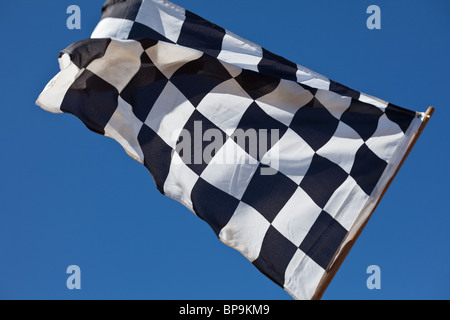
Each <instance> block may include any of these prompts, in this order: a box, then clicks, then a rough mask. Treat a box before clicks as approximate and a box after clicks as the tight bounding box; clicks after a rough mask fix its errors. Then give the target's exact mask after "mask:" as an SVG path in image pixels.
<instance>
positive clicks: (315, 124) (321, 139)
mask: <svg viewBox="0 0 450 320" xmlns="http://www.w3.org/2000/svg"><path fill="white" fill-rule="evenodd" d="M338 125H339V120H338V119H336V118H335V117H334V116H333V115H332V114H331V113H330V112H329V111H328V110H327V108H325V107H324V106H323V105H322V104H321V103H320V101H319V100H317V99H316V98H315V97H314V98H312V99H311V101H310V102H308V103H307V104H306V105H304V106H303V107H302V108H300V110H298V111H297V113H296V114H295V115H294V118H293V119H292V122H291V124H290V125H289V127H290V128H291V129H292V130H294V131H295V132H296V133H297V134H298V135H299V136H300V137H302V139H303V140H305V141H306V143H308V144H309V145H310V146H311V148H313V149H314V151H317V150H319V149H320V148H321V147H323V146H324V145H325V144H326V143H327V142H328V141H329V140H330V139H331V138H332V137H333V135H334V133H335V132H336V129H337V127H338Z"/></svg>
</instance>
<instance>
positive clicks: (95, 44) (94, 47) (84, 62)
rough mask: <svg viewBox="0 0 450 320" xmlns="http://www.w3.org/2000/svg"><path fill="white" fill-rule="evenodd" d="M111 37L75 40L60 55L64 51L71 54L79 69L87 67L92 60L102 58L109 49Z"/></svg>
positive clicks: (71, 58)
mask: <svg viewBox="0 0 450 320" xmlns="http://www.w3.org/2000/svg"><path fill="white" fill-rule="evenodd" d="M110 43H111V39H109V38H107V39H85V40H81V41H78V42H75V43H73V44H71V45H70V46H68V47H67V48H66V49H64V50H62V51H61V53H60V54H59V57H60V58H61V56H62V55H63V54H64V53H67V54H68V55H69V56H70V60H71V61H72V62H73V64H75V65H76V66H77V67H78V69H83V68H86V67H87V66H88V65H89V64H90V63H91V62H92V61H94V60H96V59H100V58H102V57H103V56H104V55H105V53H106V50H107V49H108V46H109V44H110Z"/></svg>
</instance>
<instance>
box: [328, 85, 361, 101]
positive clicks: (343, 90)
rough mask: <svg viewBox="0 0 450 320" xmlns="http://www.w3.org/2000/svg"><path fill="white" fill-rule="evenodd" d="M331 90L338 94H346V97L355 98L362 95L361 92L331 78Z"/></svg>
mask: <svg viewBox="0 0 450 320" xmlns="http://www.w3.org/2000/svg"><path fill="white" fill-rule="evenodd" d="M330 91H333V92H335V93H337V94H340V95H341V96H345V97H351V98H354V99H357V100H358V99H359V97H360V96H361V93H360V92H358V91H356V90H353V89H351V88H349V87H346V86H344V85H342V84H340V83H337V82H336V81H333V80H330Z"/></svg>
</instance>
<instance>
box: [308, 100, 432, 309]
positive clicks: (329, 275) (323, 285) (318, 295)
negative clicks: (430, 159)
mask: <svg viewBox="0 0 450 320" xmlns="http://www.w3.org/2000/svg"><path fill="white" fill-rule="evenodd" d="M433 113H434V107H429V108H428V109H427V111H426V112H425V115H424V119H423V121H422V124H421V125H420V127H419V130H418V131H417V132H416V134H415V135H414V136H413V138H412V139H411V142H410V143H409V145H408V148H407V149H406V152H405V155H404V157H403V159H402V161H401V162H400V164H399V166H398V167H397V170H396V171H395V173H394V175H393V176H392V178H391V179H390V180H389V182H388V183H387V185H386V187H385V188H384V190H383V192H382V193H381V196H380V198H379V199H378V201H377V203H376V205H375V207H374V209H373V210H372V212H371V213H370V215H369V216H368V217H367V219H366V221H364V223H363V224H362V226H361V227H360V228H359V229H358V230H357V231H356V233H355V234H354V235H353V237H352V238H351V239H349V241H348V242H347V243H346V244H345V246H344V247H343V248H342V250H341V251H340V253H339V255H338V256H337V257H336V259H335V261H334V263H333V265H332V266H331V268H330V269H329V270H328V271H326V273H325V275H324V276H323V278H322V280H321V281H320V283H319V285H318V287H317V289H316V291H315V293H314V295H313V297H312V298H311V300H320V299H322V296H323V294H324V293H325V290H326V289H327V288H328V286H329V284H330V283H331V280H333V277H334V276H335V275H336V272H337V271H338V270H339V268H340V266H341V265H342V263H343V262H344V260H345V258H346V257H347V255H348V253H349V252H350V250H351V249H352V247H353V245H354V244H355V242H356V240H357V239H358V237H359V235H360V234H361V232H362V231H363V229H364V227H365V226H366V224H367V222H368V221H369V219H370V217H371V216H372V214H373V213H374V211H375V209H376V208H377V206H378V204H379V203H380V201H381V199H382V198H383V196H384V195H385V194H386V191H387V190H388V188H389V186H390V185H391V183H392V181H393V180H394V178H395V176H396V175H397V173H398V172H399V171H400V168H401V167H402V165H403V163H404V162H405V160H406V158H407V157H408V155H409V153H410V152H411V150H412V148H413V147H414V145H415V144H416V142H417V140H418V139H419V137H420V135H421V134H422V132H423V130H424V129H425V127H426V125H427V124H428V121H430V119H431V116H432V115H433Z"/></svg>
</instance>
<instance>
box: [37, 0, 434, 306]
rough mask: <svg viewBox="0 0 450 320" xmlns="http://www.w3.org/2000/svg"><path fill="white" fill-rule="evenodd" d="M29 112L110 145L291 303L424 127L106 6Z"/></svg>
mask: <svg viewBox="0 0 450 320" xmlns="http://www.w3.org/2000/svg"><path fill="white" fill-rule="evenodd" d="M102 12H103V14H102V18H101V20H100V22H99V24H98V25H97V27H96V29H95V30H94V32H93V34H92V37H91V39H87V40H83V41H80V42H78V43H75V44H73V45H71V46H69V47H68V48H67V49H65V50H63V51H62V52H61V54H60V58H59V62H60V66H61V72H60V73H59V74H58V75H56V77H55V78H54V79H53V80H52V81H50V83H49V84H48V85H47V87H46V88H45V89H44V91H43V92H42V94H41V95H40V97H39V99H38V101H37V104H38V105H39V106H41V107H42V108H44V109H45V110H48V111H51V112H55V113H71V114H73V115H75V116H77V117H78V118H79V119H80V120H81V121H83V123H84V124H85V125H86V126H87V127H88V128H89V129H90V130H92V131H94V132H97V133H99V134H102V135H105V136H108V137H111V138H113V139H115V140H117V141H118V142H119V143H120V144H121V145H122V146H123V148H124V149H125V151H126V152H127V153H128V154H129V155H130V156H131V157H132V158H134V159H135V160H137V161H139V162H140V163H142V164H143V165H145V166H146V168H147V169H148V170H149V171H150V173H151V175H152V177H153V179H154V180H155V182H156V186H157V188H158V189H159V191H160V192H161V193H163V194H164V195H166V196H168V197H171V198H173V199H175V200H177V201H179V202H181V203H182V204H184V205H185V206H186V207H187V208H189V209H190V210H191V211H192V212H193V213H194V214H196V215H197V216H198V217H199V218H201V219H203V220H205V221H206V222H207V223H208V224H209V225H210V226H211V228H212V229H213V231H214V232H215V234H216V235H217V237H218V238H219V239H220V240H221V241H222V242H224V243H225V244H227V245H229V246H230V247H232V248H235V249H237V250H239V251H240V252H241V253H242V254H243V255H244V256H245V257H246V258H247V259H248V260H250V262H251V263H253V264H254V265H255V266H256V267H257V268H258V269H259V270H260V271H261V272H263V273H264V274H265V275H267V276H268V277H269V278H270V279H272V280H273V281H274V282H276V283H277V284H278V285H280V286H281V287H282V288H284V289H285V290H286V291H287V292H288V293H289V294H291V295H292V296H293V297H294V298H295V299H311V298H315V297H320V295H321V293H323V289H321V288H323V287H324V286H325V287H326V285H325V284H326V281H327V280H326V279H327V277H328V276H329V274H330V270H332V269H333V267H334V266H335V265H337V264H339V261H340V260H341V257H342V256H343V255H345V253H346V251H347V248H348V244H350V243H352V242H353V241H354V240H355V236H357V235H358V233H359V232H360V231H361V227H362V226H363V225H364V224H365V222H366V221H367V219H368V218H369V216H370V215H371V213H372V212H373V210H374V209H375V206H376V204H377V203H378V201H379V200H380V198H381V197H382V195H383V193H384V191H385V190H386V188H387V186H388V184H389V182H390V181H391V179H392V178H393V176H394V175H395V173H396V171H397V170H398V169H399V166H400V165H401V162H402V160H403V159H404V158H405V154H406V153H407V151H408V146H410V145H411V143H412V142H414V139H415V138H416V137H417V134H418V132H419V131H420V129H421V128H423V124H424V122H425V120H426V119H427V117H426V115H425V114H423V113H417V112H414V111H410V110H407V109H403V108H400V107H398V106H395V105H393V104H390V103H387V102H384V101H382V100H380V99H377V98H374V97H371V96H369V95H366V94H363V93H360V92H358V91H355V90H353V89H350V88H348V87H346V86H343V85H341V84H339V83H337V82H335V81H333V80H330V79H328V78H326V77H324V76H322V75H319V74H317V73H314V72H313V71H311V70H308V69H306V68H304V67H302V66H299V65H297V64H295V63H292V62H290V61H288V60H286V59H284V58H282V57H280V56H277V55H275V54H273V53H271V52H269V51H267V50H265V49H263V48H261V47H260V46H258V45H256V44H254V43H252V42H250V41H247V40H245V39H243V38H241V37H239V36H237V35H235V34H234V33H232V32H229V31H228V30H225V29H223V28H221V27H218V26H216V25H215V24H213V23H211V22H209V21H206V20H204V19H202V18H201V17H199V16H197V15H195V14H193V13H191V12H189V11H187V10H185V9H182V8H180V7H178V6H176V5H174V4H172V3H170V2H168V1H165V0H130V1H118V0H108V1H107V2H106V3H105V5H104V6H103V11H102Z"/></svg>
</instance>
